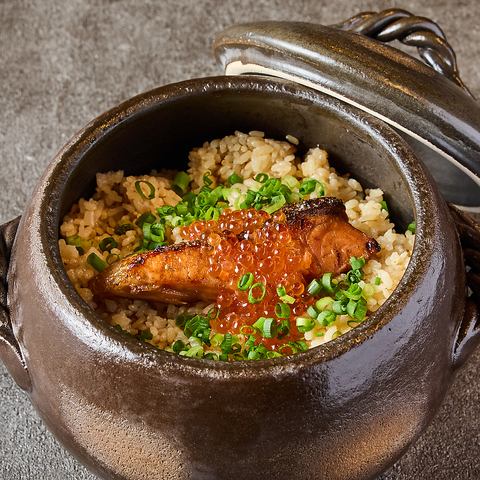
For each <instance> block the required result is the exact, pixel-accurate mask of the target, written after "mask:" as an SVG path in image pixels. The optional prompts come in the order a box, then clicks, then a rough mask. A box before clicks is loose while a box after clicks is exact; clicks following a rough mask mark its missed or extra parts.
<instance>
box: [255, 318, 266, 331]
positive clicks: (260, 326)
mask: <svg viewBox="0 0 480 480" xmlns="http://www.w3.org/2000/svg"><path fill="white" fill-rule="evenodd" d="M265 320H266V318H265V317H259V318H258V320H257V321H256V322H255V323H254V324H253V325H252V327H254V328H256V329H257V330H260V331H262V330H263V324H264V323H265Z"/></svg>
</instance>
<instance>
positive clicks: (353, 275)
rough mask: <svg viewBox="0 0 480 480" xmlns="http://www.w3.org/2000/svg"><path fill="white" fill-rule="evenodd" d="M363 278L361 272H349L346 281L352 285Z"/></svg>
mask: <svg viewBox="0 0 480 480" xmlns="http://www.w3.org/2000/svg"><path fill="white" fill-rule="evenodd" d="M362 278H363V272H362V271H361V270H350V271H349V272H348V273H347V281H348V282H349V283H350V284H352V283H358V282H359V281H360V280H361V279H362Z"/></svg>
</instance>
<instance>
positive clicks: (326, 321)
mask: <svg viewBox="0 0 480 480" xmlns="http://www.w3.org/2000/svg"><path fill="white" fill-rule="evenodd" d="M336 318H337V315H336V314H335V312H332V311H330V310H324V311H323V312H320V313H319V314H318V317H317V322H318V323H319V324H320V325H321V326H323V327H327V326H328V325H330V324H331V323H333V322H334V321H335V319H336Z"/></svg>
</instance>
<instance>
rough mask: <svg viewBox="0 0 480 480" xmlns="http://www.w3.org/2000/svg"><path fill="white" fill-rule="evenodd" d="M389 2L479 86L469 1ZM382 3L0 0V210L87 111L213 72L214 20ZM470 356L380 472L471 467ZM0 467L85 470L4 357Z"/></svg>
mask: <svg viewBox="0 0 480 480" xmlns="http://www.w3.org/2000/svg"><path fill="white" fill-rule="evenodd" d="M400 5H401V6H402V7H403V8H407V9H410V10H412V11H414V12H415V13H417V14H420V15H425V16H428V17H432V18H434V19H436V20H438V21H440V22H441V24H442V25H443V27H444V29H445V31H446V33H447V35H448V37H449V39H450V41H451V43H452V45H453V46H454V48H455V49H456V51H457V54H458V57H459V64H460V69H461V72H462V75H463V78H464V80H465V81H466V83H467V84H468V85H470V86H471V88H472V90H473V92H474V93H475V94H477V96H479V95H480V69H479V68H478V66H477V61H478V60H479V59H480V28H479V26H478V14H479V13H480V6H479V4H478V3H477V1H476V0H470V1H469V0H459V1H456V2H451V1H448V0H439V1H434V0H425V1H422V2H415V1H413V0H407V1H403V2H401V4H400ZM391 6H392V3H391V2H383V1H360V2H351V1H349V0H335V1H334V2H331V1H326V0H306V1H302V0H286V1H281V0H246V1H242V2H222V1H215V0H207V1H205V0H196V1H189V0H164V1H157V2H155V1H149V2H136V1H134V0H131V1H113V0H112V1H100V0H97V1H94V0H88V1H87V0H65V1H61V0H58V1H55V0H44V1H40V0H39V1H36V2H35V1H26V0H0V86H1V96H0V107H1V108H0V111H1V115H0V146H1V150H0V170H1V175H0V222H3V221H6V220H8V219H10V218H12V217H14V216H16V215H18V214H20V213H21V212H22V209H23V207H24V205H25V203H26V202H27V200H28V198H29V196H30V194H31V192H32V189H33V187H34V185H35V182H36V181H37V179H38V177H39V176H40V175H41V173H42V172H43V170H44V169H45V167H46V165H47V164H48V162H49V161H50V160H51V158H52V157H53V155H54V154H55V152H56V151H57V150H58V149H59V148H60V147H61V146H62V145H63V144H64V143H65V141H66V140H67V138H68V137H70V136H71V135H72V134H73V133H74V132H75V131H76V130H77V129H79V128H80V127H81V126H82V125H84V124H85V123H86V122H87V121H89V120H90V119H91V118H93V117H94V116H96V115H97V114H98V113H100V112H102V111H103V110H105V109H107V108H109V107H111V106H113V105H115V104H116V103H118V102H120V101H121V100H124V99H126V98H128V97H131V96H133V95H135V94H137V93H139V92H141V91H144V90H147V89H150V88H153V87H155V86H158V85H161V84H164V83H170V82H175V81H177V80H182V79H186V78H191V77H195V76H206V75H212V74H218V73H220V72H219V69H218V67H216V66H215V64H214V61H213V58H212V56H211V42H212V38H213V35H214V32H216V31H218V30H220V29H222V28H223V27H225V26H227V25H230V24H231V23H234V22H239V21H246V20H254V19H255V20H258V19H294V20H307V21H313V22H320V23H333V22H335V21H339V20H341V19H344V18H346V17H348V16H350V15H351V14H354V13H356V12H357V11H361V10H378V9H383V8H387V7H391ZM54 334H55V332H52V335H54ZM479 362H480V350H479V351H477V353H476V354H475V355H473V357H472V358H471V359H470V361H469V362H468V364H467V365H466V366H465V367H464V368H463V369H462V370H461V371H460V373H459V374H458V377H457V379H456V381H455V383H454V384H453V386H452V388H451V390H450V393H449V395H448V396H447V398H446V400H445V402H444V404H443V407H442V408H441V410H440V412H439V413H438V415H437V417H436V419H435V421H434V422H433V424H432V425H431V426H430V428H429V429H428V430H427V431H426V432H425V434H424V435H423V436H422V437H421V438H420V439H419V441H418V442H417V443H416V444H415V445H413V446H412V447H411V448H410V450H409V451H408V453H407V454H406V455H405V456H404V457H403V458H402V459H401V460H400V461H399V462H398V463H397V464H396V465H395V466H394V467H393V468H392V469H391V470H390V471H389V472H388V473H386V474H385V475H384V476H382V477H381V478H382V479H383V480H387V479H388V480H393V479H442V480H443V479H445V480H447V479H448V480H454V479H478V478H480V465H479V461H478V456H479V453H480V370H479V369H478V368H477V365H478V364H479ZM405 408H408V405H405ZM339 454H341V453H340V452H339ZM0 478H1V479H5V480H19V479H21V480H32V479H51V480H56V479H62V480H63V479H79V480H87V479H89V480H93V479H94V476H93V475H91V474H90V473H88V472H87V471H86V470H85V469H84V468H83V467H82V466H80V465H79V464H78V463H77V462H76V461H75V460H74V459H73V458H72V457H71V456H70V455H69V454H68V453H67V452H65V451H64V450H63V449H62V447H61V446H60V445H59V444H58V443H57V442H56V440H55V439H54V438H53V436H52V435H51V434H50V433H49V432H48V431H47V430H46V429H45V427H44V425H43V424H42V422H41V420H40V419H39V418H38V416H37V414H36V412H35V411H34V409H33V408H32V406H31V405H30V403H29V400H28V398H27V396H26V395H25V394H23V393H22V392H21V391H19V390H18V389H17V388H16V387H15V385H14V384H13V382H12V380H11V379H10V377H9V376H8V374H7V372H6V370H5V369H4V367H3V366H0Z"/></svg>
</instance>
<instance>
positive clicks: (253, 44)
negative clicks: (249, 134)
mask: <svg viewBox="0 0 480 480" xmlns="http://www.w3.org/2000/svg"><path fill="white" fill-rule="evenodd" d="M391 40H400V41H401V42H402V43H403V44H404V45H409V46H416V47H417V48H418V53H419V55H420V57H421V58H422V59H423V60H424V61H425V63H426V64H425V63H423V62H422V61H420V60H417V59H416V58H414V57H412V56H410V55H408V54H407V53H404V52H403V51H401V50H398V49H396V48H393V47H391V46H389V45H385V44H384V43H382V42H388V41H391ZM214 50H215V55H216V57H217V59H218V61H219V62H220V63H221V64H222V66H223V67H224V69H225V73H226V74H227V75H241V74H262V75H270V76H273V77H278V78H284V79H288V80H293V81H295V82H297V83H300V84H302V85H305V86H307V87H310V88H313V89H316V90H319V91H321V92H323V93H326V94H328V95H331V96H333V97H336V98H339V99H341V100H343V101H345V102H347V103H349V104H351V105H354V106H355V107H358V108H360V109H362V110H364V111H365V112H368V113H370V114H372V115H374V116H376V117H378V118H380V119H382V120H383V121H385V122H386V123H388V124H390V125H391V126H393V127H394V128H395V129H397V131H399V133H400V134H401V135H402V136H403V137H404V138H405V139H407V140H408V142H409V143H410V144H411V146H412V147H413V149H414V150H415V151H416V152H417V154H418V157H419V158H420V159H421V160H422V161H423V162H424V163H425V164H426V166H427V168H428V169H429V170H430V172H431V174H432V175H433V177H434V178H435V180H436V181H437V183H438V185H439V187H440V190H441V192H442V194H443V195H444V197H445V198H446V199H447V200H448V201H450V202H452V203H455V204H457V205H459V206H461V207H464V208H465V209H468V210H471V211H479V212H480V105H479V103H477V102H476V100H475V99H474V98H473V96H472V95H471V93H470V92H469V91H468V89H467V88H466V87H465V85H464V84H463V82H462V81H461V80H460V77H459V75H458V70H457V66H456V59H455V54H454V52H453V50H452V49H451V47H450V46H449V44H448V43H447V41H446V39H445V35H444V33H443V32H442V30H441V29H440V27H439V26H438V25H437V24H435V23H434V22H432V21H431V20H428V19H426V18H423V17H416V16H413V15H412V14H410V13H408V12H406V11H404V10H399V9H392V10H386V11H383V12H379V13H372V12H367V13H362V14H359V15H357V16H355V17H352V18H351V19H349V20H347V21H345V22H343V23H341V24H338V25H332V26H322V25H315V24H310V23H299V22H258V23H246V24H240V25H234V26H232V27H230V28H227V29H226V30H224V31H223V32H222V33H221V34H220V35H218V36H217V38H216V41H215V45H214Z"/></svg>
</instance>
